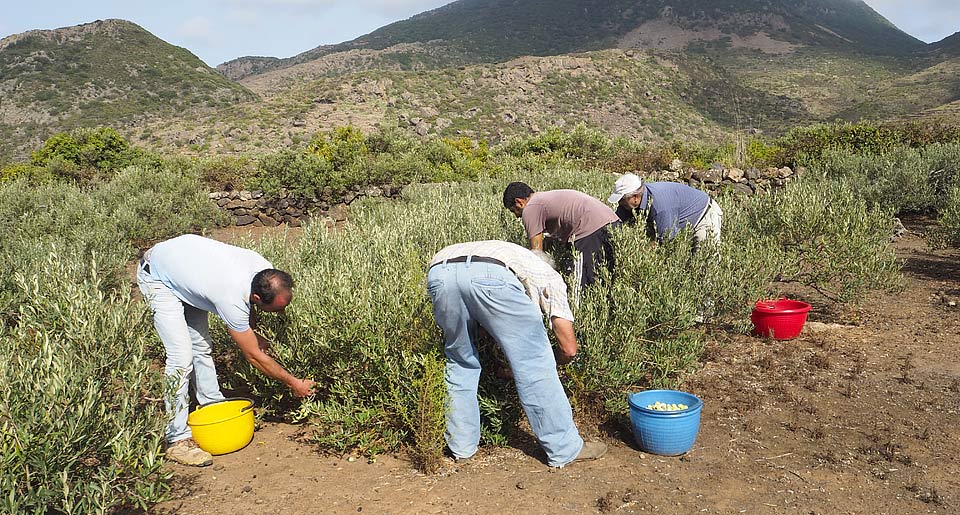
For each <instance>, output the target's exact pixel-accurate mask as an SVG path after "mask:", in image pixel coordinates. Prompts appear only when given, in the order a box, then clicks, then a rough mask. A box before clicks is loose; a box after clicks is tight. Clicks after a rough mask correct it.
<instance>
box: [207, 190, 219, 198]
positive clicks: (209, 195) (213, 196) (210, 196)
mask: <svg viewBox="0 0 960 515" xmlns="http://www.w3.org/2000/svg"><path fill="white" fill-rule="evenodd" d="M222 196H223V193H222V192H219V191H214V192H213V193H207V198H208V199H210V200H220V197H222Z"/></svg>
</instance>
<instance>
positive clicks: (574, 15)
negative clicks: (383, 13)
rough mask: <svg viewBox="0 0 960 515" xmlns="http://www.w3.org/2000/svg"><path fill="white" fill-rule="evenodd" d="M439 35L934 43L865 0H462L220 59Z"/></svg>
mask: <svg viewBox="0 0 960 515" xmlns="http://www.w3.org/2000/svg"><path fill="white" fill-rule="evenodd" d="M438 41H439V42H443V43H445V44H446V45H447V46H449V48H450V49H451V51H452V52H453V54H454V55H455V56H456V60H463V61H466V62H474V63H476V62H498V61H503V60H506V59H510V58H513V57H518V56H523V55H559V54H565V53H571V52H582V51H589V50H597V49H604V48H616V47H620V48H664V47H669V48H685V47H687V46H689V45H691V44H699V43H701V42H710V43H717V44H720V45H730V44H735V45H745V46H748V47H750V46H753V47H755V48H757V49H759V50H764V49H765V48H768V47H770V46H771V42H774V43H773V45H777V44H779V45H781V46H782V45H787V47H788V48H789V47H793V46H827V47H831V48H846V49H851V50H856V51H860V52H867V53H876V54H887V55H904V54H909V53H911V52H915V51H920V50H922V49H924V48H925V47H926V45H925V44H924V43H923V42H922V41H920V40H918V39H916V38H913V37H912V36H909V35H907V34H906V33H904V32H902V31H900V30H899V29H897V28H896V27H895V26H893V25H892V24H891V23H890V22H889V21H887V20H886V19H885V18H883V17H882V16H880V15H879V14H877V13H876V12H875V11H874V10H873V9H871V8H870V7H869V6H867V5H866V4H865V3H863V2H862V1H860V0H797V1H793V0H524V1H518V0H459V1H456V2H453V3H451V4H448V5H446V6H443V7H440V8H438V9H434V10H432V11H428V12H425V13H422V14H419V15H416V16H414V17H412V18H410V19H408V20H404V21H400V22H396V23H393V24H390V25H387V26H385V27H382V28H380V29H378V30H375V31H373V32H371V33H370V34H367V35H365V36H362V37H359V38H357V39H355V40H353V41H349V42H346V43H341V44H339V45H326V46H321V47H317V48H315V49H313V50H309V51H307V52H304V53H302V54H299V55H297V56H294V57H291V58H288V59H276V60H268V59H264V58H240V59H236V60H233V61H231V62H229V63H224V64H223V65H220V66H218V69H219V70H220V71H221V72H222V73H225V74H226V75H227V76H228V77H230V78H233V79H239V78H243V77H246V76H249V75H251V74H255V73H263V72H266V71H269V70H272V69H277V68H283V67H288V66H292V65H295V64H300V63H304V62H308V61H311V60H314V59H317V58H320V57H322V56H324V55H328V54H331V53H335V52H343V51H346V50H350V49H374V50H382V49H385V48H388V47H391V46H394V45H397V44H402V43H425V42H438ZM451 64H453V63H451ZM457 64H462V63H457Z"/></svg>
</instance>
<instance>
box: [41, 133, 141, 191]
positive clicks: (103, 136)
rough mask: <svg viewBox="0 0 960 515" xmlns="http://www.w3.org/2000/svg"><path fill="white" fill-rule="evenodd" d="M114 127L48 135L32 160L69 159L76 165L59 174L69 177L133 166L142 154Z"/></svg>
mask: <svg viewBox="0 0 960 515" xmlns="http://www.w3.org/2000/svg"><path fill="white" fill-rule="evenodd" d="M139 155H140V154H139V152H138V151H137V150H136V149H133V148H131V147H130V145H129V144H128V143H127V141H126V140H125V139H123V138H122V137H121V136H120V134H119V133H117V131H115V130H114V129H110V128H106V127H101V128H97V129H74V130H73V131H71V132H61V133H59V134H55V135H53V136H51V137H50V138H49V139H47V140H46V141H45V142H44V144H43V146H42V147H41V148H40V149H38V150H36V151H34V152H33V154H31V156H30V161H31V163H32V164H34V165H36V166H46V165H48V164H49V163H52V162H57V161H59V162H63V163H69V164H70V165H72V167H69V168H58V169H57V170H58V171H60V172H61V173H58V174H57V175H58V176H60V177H63V178H68V179H74V180H77V179H91V178H93V177H94V176H95V175H96V173H97V172H98V171H99V172H103V173H106V174H110V173H112V172H116V171H117V170H120V169H121V168H124V167H126V166H129V165H131V164H133V163H134V161H136V159H137V158H138V156H139Z"/></svg>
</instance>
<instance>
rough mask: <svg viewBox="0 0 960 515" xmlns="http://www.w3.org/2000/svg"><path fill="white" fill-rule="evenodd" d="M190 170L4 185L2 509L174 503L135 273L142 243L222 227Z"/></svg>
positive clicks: (96, 509)
mask: <svg viewBox="0 0 960 515" xmlns="http://www.w3.org/2000/svg"><path fill="white" fill-rule="evenodd" d="M187 172H188V171H187V170H184V169H177V168H175V167H165V168H162V169H153V168H146V169H144V168H136V167H132V168H128V169H126V170H124V171H122V172H120V173H119V174H118V175H116V177H115V178H114V179H113V180H112V181H109V182H97V183H94V184H91V185H89V186H88V187H85V188H81V187H80V186H78V185H74V184H68V183H62V182H61V183H49V184H42V185H39V186H37V185H31V184H30V183H29V182H28V181H26V180H23V179H19V180H13V181H9V182H5V183H2V184H0V226H2V227H3V237H2V238H0V268H2V269H3V270H5V271H6V273H4V274H2V275H0V463H2V466H0V490H2V491H3V492H4V495H2V496H0V512H3V513H51V512H56V513H111V512H114V511H116V509H117V508H122V507H139V508H141V509H146V508H148V507H149V505H150V504H152V503H154V502H157V501H159V500H162V499H163V497H164V496H165V495H166V492H167V490H168V489H167V487H166V481H167V479H168V474H166V473H164V472H162V471H161V464H162V460H161V454H160V443H161V440H162V437H163V428H164V426H165V420H164V419H165V416H164V415H163V413H162V411H163V407H162V405H161V404H159V403H158V402H157V401H156V400H154V397H160V396H161V395H162V382H163V381H162V376H161V374H159V373H158V372H157V371H156V368H155V367H154V366H153V360H154V358H155V357H156V354H155V350H156V349H157V347H158V339H157V337H156V334H155V332H154V331H153V329H152V327H151V326H152V324H151V319H150V317H149V315H148V312H147V309H146V306H145V304H143V303H142V302H139V301H134V300H133V299H132V298H131V295H130V291H131V288H130V283H129V278H128V277H127V276H126V274H125V272H124V267H125V265H126V263H127V262H128V261H129V260H130V259H131V258H132V257H133V256H134V255H135V249H134V248H133V246H132V245H131V243H130V242H131V240H135V239H137V240H154V239H161V238H165V237H168V236H172V235H173V234H175V233H179V232H183V231H185V230H189V229H196V228H200V227H202V226H205V225H206V224H208V223H210V222H211V220H212V219H214V218H215V216H216V215H215V214H214V213H215V212H216V211H215V208H214V207H213V206H212V205H211V203H210V202H209V200H208V199H207V198H206V195H205V194H204V193H203V191H202V190H201V189H200V188H199V184H198V182H197V180H196V176H195V175H191V174H189V173H187Z"/></svg>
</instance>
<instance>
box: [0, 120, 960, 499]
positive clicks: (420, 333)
mask: <svg viewBox="0 0 960 515" xmlns="http://www.w3.org/2000/svg"><path fill="white" fill-rule="evenodd" d="M80 136H85V137H86V139H83V138H81V137H80ZM958 139H960V134H958V132H957V131H956V130H955V128H954V130H953V131H952V132H951V131H949V130H944V131H942V132H940V133H937V134H936V135H930V134H926V133H923V132H911V131H909V130H899V131H898V130H893V129H889V128H882V127H873V126H867V125H847V124H844V125H835V126H818V127H810V128H805V129H803V130H797V131H795V132H793V133H792V134H791V135H789V136H788V137H786V138H783V139H781V140H777V141H776V142H768V144H770V145H777V146H781V147H782V148H783V149H784V150H785V151H786V152H787V153H788V154H790V155H792V156H793V158H794V159H803V161H802V162H803V163H805V164H806V165H808V166H809V167H810V168H809V171H808V172H806V174H805V175H803V176H802V178H801V179H798V180H796V181H793V182H791V183H790V184H789V185H787V186H786V187H784V188H782V189H780V190H778V191H776V192H774V193H772V194H769V195H758V196H755V197H737V196H732V195H721V196H720V197H719V202H720V203H721V204H722V205H723V209H724V215H725V232H724V241H723V244H722V246H721V248H720V249H719V252H720V253H719V255H720V258H719V260H714V259H713V258H712V257H710V256H711V253H709V252H701V253H699V254H696V255H691V253H690V252H689V241H688V240H686V236H681V238H679V239H678V240H675V241H674V242H672V243H669V244H666V245H661V246H651V245H647V244H645V236H644V235H643V234H642V232H641V231H631V230H629V229H624V230H620V231H617V232H616V233H615V234H614V243H615V245H616V246H617V248H618V249H619V250H620V255H621V256H623V259H618V262H617V267H618V268H617V271H616V273H617V275H616V277H617V280H616V281H615V282H614V283H613V286H612V288H613V289H612V293H613V297H614V298H623V297H626V296H629V298H630V299H631V302H617V303H615V304H614V305H611V304H610V303H609V300H610V296H609V295H608V294H607V290H606V289H604V288H592V289H588V290H586V291H585V293H584V294H583V296H582V297H581V300H580V304H579V305H578V306H577V307H576V313H575V315H576V316H577V320H578V326H577V327H578V331H579V332H578V340H579V342H580V351H579V354H580V356H579V358H578V360H577V361H576V362H575V363H573V364H571V365H569V366H566V367H564V368H563V369H562V373H563V375H564V384H565V385H566V386H567V387H568V389H569V394H570V395H571V397H572V398H573V402H572V404H573V406H575V409H576V417H577V419H578V422H579V423H581V424H585V425H593V424H601V423H606V424H608V427H615V426H616V424H618V423H620V422H621V421H622V420H623V414H624V413H625V410H626V405H625V395H624V394H625V393H626V392H629V391H634V390H637V389H642V388H649V387H658V386H668V387H676V386H679V385H682V384H683V382H684V380H685V378H686V377H687V374H689V373H690V372H692V371H694V370H696V369H697V367H698V366H699V363H700V359H699V358H700V355H701V353H702V351H703V347H704V341H705V339H706V338H707V337H708V336H707V333H706V332H705V331H704V329H703V328H702V327H701V326H698V325H697V324H696V323H695V321H694V318H695V316H696V313H697V311H698V309H699V307H700V306H701V305H702V301H703V299H704V298H705V297H709V298H711V299H713V300H714V302H715V307H716V313H715V317H716V321H717V324H716V325H715V326H714V327H713V329H711V331H723V330H727V331H745V330H747V329H748V327H747V322H746V320H747V314H748V312H749V309H750V306H751V304H752V302H753V301H754V300H755V299H756V298H758V297H759V296H765V295H776V294H778V293H779V292H780V291H781V289H782V288H783V285H784V283H785V282H796V283H801V284H803V285H807V286H808V287H810V288H812V290H810V291H811V295H816V294H815V293H812V292H814V291H816V292H820V294H822V295H823V296H824V297H825V298H826V299H832V300H833V301H835V302H840V303H844V302H850V301H855V300H856V299H861V298H863V297H864V296H865V295H868V294H870V292H877V291H888V290H891V289H896V288H897V287H898V284H899V271H898V261H897V259H896V256H895V254H894V252H893V249H892V247H891V245H890V234H891V230H892V218H891V217H892V215H893V214H894V213H898V212H925V213H936V214H938V215H940V216H941V219H942V220H943V221H944V222H945V223H944V225H943V228H944V229H948V228H952V229H953V232H944V233H943V235H944V238H943V239H942V240H939V241H943V242H951V241H957V240H955V239H951V238H955V237H956V236H957V235H958V234H960V231H957V229H958V227H957V226H956V225H953V226H950V225H947V224H949V223H953V224H956V223H957V220H958V216H957V214H956V213H958V212H960V205H958V204H957V203H958V202H960V194H958V193H957V191H958V189H957V188H958V178H960V145H958V144H957V143H940V141H944V142H946V141H957V140H958ZM71 142H76V143H83V145H81V147H80V148H85V147H88V148H87V150H86V151H85V152H80V154H85V155H87V154H89V155H93V154H97V153H99V154H101V156H102V158H101V159H89V160H87V161H79V162H84V163H87V164H88V165H89V166H93V168H94V172H95V173H93V174H91V176H90V177H79V178H78V177H55V178H53V179H52V180H50V181H48V182H46V183H42V184H37V183H33V182H31V179H32V178H31V177H29V176H17V177H10V178H7V179H5V180H3V181H0V221H3V222H4V223H2V224H0V227H2V235H3V237H2V238H0V241H2V242H3V244H2V246H0V265H2V266H3V267H5V269H6V270H8V271H9V272H10V273H8V274H4V275H3V276H2V277H0V378H2V380H0V402H2V403H3V406H4V413H5V415H6V419H5V420H4V423H3V426H2V427H3V431H0V449H4V453H3V456H4V460H5V461H4V467H3V468H2V469H0V485H3V486H4V489H5V491H8V492H11V495H6V496H2V498H0V511H3V512H4V513H31V512H49V511H51V510H53V511H57V512H63V513H71V512H74V513H79V512H82V513H90V512H113V511H115V510H116V509H117V508H121V507H140V508H142V509H147V508H148V507H149V506H150V505H151V504H152V503H154V502H157V501H159V500H161V499H163V498H164V497H165V496H166V495H167V493H168V492H169V486H168V481H169V478H170V477H169V475H168V474H167V473H165V472H164V469H163V468H162V456H161V453H160V440H161V438H162V426H163V417H162V414H161V412H162V405H161V403H160V402H157V395H158V392H159V391H160V390H161V389H162V386H161V385H162V381H161V378H160V375H159V370H160V368H159V367H157V366H156V363H157V362H158V360H160V359H161V357H160V352H159V342H158V340H157V337H156V334H155V332H154V331H153V329H152V328H151V327H150V317H149V313H148V311H147V308H146V306H145V304H143V303H142V302H141V301H137V300H135V299H133V298H132V297H131V294H130V286H129V279H128V277H127V276H126V272H125V265H126V264H127V263H128V262H129V261H130V260H131V259H133V258H134V257H135V256H136V252H137V249H138V248H139V249H143V248H146V247H149V246H150V245H152V243H153V242H155V241H157V240H159V239H164V238H166V237H169V236H172V235H175V234H180V233H183V232H202V231H203V230H204V229H205V228H211V227H214V226H216V225H217V224H218V223H221V218H220V217H219V216H218V215H217V212H216V211H215V208H214V206H213V204H212V203H211V202H210V201H209V200H208V199H207V195H206V188H207V185H206V184H205V183H204V178H205V176H206V173H207V172H208V171H210V170H211V169H212V167H211V166H210V163H209V162H208V161H206V160H187V159H183V158H176V159H161V158H158V157H156V156H153V158H150V156H143V155H142V156H141V157H145V158H146V159H142V160H140V161H138V162H135V163H133V164H130V165H126V166H125V167H123V168H122V169H119V170H116V167H117V166H124V165H123V163H124V160H125V159H127V155H126V152H125V150H130V148H129V147H127V146H124V143H125V142H122V141H118V140H117V139H116V138H113V137H112V134H110V133H109V131H107V132H103V133H93V134H91V133H85V132H84V133H78V134H72V135H70V137H66V136H58V137H57V138H55V139H54V141H48V142H47V144H45V145H44V146H43V147H41V148H38V149H37V156H38V158H39V157H41V156H42V157H43V158H45V159H53V158H56V157H60V158H63V159H67V158H71V156H72V157H76V158H77V159H79V158H80V155H78V154H77V153H76V152H74V150H75V149H76V146H75V145H73V144H68V143H71ZM907 144H909V145H914V144H916V145H918V146H917V147H916V148H914V147H911V146H909V145H907ZM445 145H446V146H442V145H438V144H436V143H435V142H423V141H422V140H418V139H415V138H405V137H403V135H402V133H397V134H361V133H359V132H357V131H355V130H352V129H349V128H343V129H341V130H338V131H336V132H335V133H333V134H321V135H318V136H317V137H316V138H315V139H314V140H313V141H312V142H311V144H309V145H307V146H306V147H305V148H304V149H302V150H297V149H283V150H282V151H281V153H290V152H304V153H310V154H311V155H313V156H314V158H315V159H316V160H317V162H324V163H327V165H324V166H330V168H327V169H326V172H327V176H325V180H328V181H329V180H341V179H343V178H344V176H345V174H346V173H347V172H351V171H352V172H353V173H356V175H353V176H349V177H346V180H349V181H355V182H363V181H370V180H373V179H374V178H375V176H374V175H373V172H375V171H376V170H377V169H379V170H382V171H393V172H396V171H403V170H407V171H414V172H415V171H417V170H419V171H422V172H427V174H424V175H419V176H418V175H416V173H407V172H404V173H405V175H404V177H405V179H401V180H407V181H412V182H418V181H426V182H430V181H437V180H440V181H445V182H443V183H441V184H436V183H434V184H414V185H410V186H408V187H407V188H406V189H405V190H404V194H403V198H402V199H400V200H397V201H385V200H382V199H379V200H365V201H362V202H358V203H356V204H354V205H352V206H351V217H350V221H349V223H347V224H346V225H345V226H344V227H343V228H342V229H341V230H337V231H330V230H328V229H327V228H326V227H325V226H324V225H323V224H312V225H310V224H308V225H307V226H306V227H305V229H304V231H303V233H302V235H301V237H300V239H299V240H298V241H297V242H296V243H290V241H289V240H288V239H286V238H285V237H284V236H283V235H282V234H278V235H277V237H276V238H266V239H264V240H263V241H261V242H259V243H256V244H254V243H251V242H247V243H243V245H248V246H251V247H253V248H255V249H256V250H258V251H259V252H261V253H262V254H263V255H265V256H266V257H267V258H269V259H270V260H271V261H272V262H274V263H276V264H277V265H278V266H280V267H282V268H284V269H287V270H289V271H290V272H291V273H292V274H293V275H294V276H295V277H296V280H297V284H298V294H297V297H296V301H295V304H293V305H292V306H291V309H290V310H288V312H287V313H286V314H285V315H284V316H283V317H279V316H272V315H269V314H267V315H266V316H265V318H264V320H263V325H262V328H263V330H264V331H265V332H266V334H267V335H268V337H271V338H273V339H275V341H276V344H275V346H274V352H275V354H276V356H277V359H278V360H279V361H280V362H281V363H282V364H283V365H284V366H285V367H287V368H289V369H290V370H291V371H292V372H293V373H295V374H298V375H305V376H310V377H314V378H316V379H317V381H318V383H319V384H321V385H323V388H321V390H320V392H319V394H318V395H317V396H316V397H314V398H312V399H309V400H307V401H306V402H304V403H303V404H300V403H292V402H291V400H292V399H290V398H289V394H288V392H287V391H286V389H285V388H284V387H283V386H282V385H280V384H278V383H276V382H274V381H270V380H267V379H265V378H264V377H263V376H262V375H261V374H259V373H257V372H256V371H254V370H253V369H252V368H251V367H250V366H249V364H247V363H246V362H245V361H244V360H243V359H242V358H241V357H240V356H239V353H236V352H235V351H234V349H233V348H232V347H231V345H230V343H229V338H228V336H227V335H226V332H225V329H224V328H223V327H222V326H221V325H219V324H218V323H214V324H213V326H212V329H213V331H212V334H213V335H214V338H215V339H216V341H217V344H216V346H215V348H216V349H217V350H218V352H220V355H219V356H218V359H221V360H223V361H222V362H226V363H229V365H228V366H225V367H223V369H222V370H224V373H223V376H222V380H223V381H224V383H225V384H227V385H228V386H229V385H233V386H239V385H240V384H243V385H244V388H245V389H247V390H246V391H249V392H250V394H251V395H254V396H255V397H256V398H257V399H258V400H259V401H261V402H262V403H263V409H264V410H266V411H267V412H270V413H272V414H275V415H278V416H283V417H287V418H288V419H290V420H294V421H300V422H303V423H304V424H306V425H307V428H308V430H307V432H306V435H307V438H308V439H310V440H312V441H314V442H315V443H316V444H317V445H319V446H321V447H323V448H326V449H335V450H350V451H353V452H359V453H363V454H367V455H376V454H378V453H383V452H406V453H408V454H409V455H410V456H411V457H412V458H413V459H414V461H415V463H416V464H417V465H418V466H419V467H421V468H423V469H424V470H430V469H431V468H432V467H433V466H435V465H436V463H437V461H438V460H439V459H440V456H441V454H440V453H441V450H442V445H443V443H442V442H443V438H442V433H443V423H442V421H443V413H444V391H443V388H444V387H443V380H442V374H443V359H442V354H441V347H440V335H439V331H438V330H437V328H436V326H435V324H434V321H433V319H432V315H431V310H430V308H429V301H428V298H427V296H426V292H425V291H424V287H423V281H424V273H425V266H424V263H426V262H427V260H428V259H429V257H430V256H431V255H432V254H433V253H434V252H435V251H436V250H438V249H439V248H440V247H442V246H444V245H446V244H449V243H453V242H458V241H466V240H475V239H486V238H501V239H505V240H508V241H514V242H518V243H522V242H523V239H524V238H523V234H522V227H521V225H520V224H519V223H518V222H517V221H516V220H515V219H514V218H512V217H510V216H509V215H505V212H504V211H503V208H502V206H501V204H500V195H501V193H502V189H503V186H504V185H505V184H506V183H507V182H509V181H512V180H517V179H520V180H525V181H529V183H530V184H531V185H533V186H534V187H535V188H536V189H538V190H543V189H553V188H561V187H563V188H576V189H580V190H582V191H585V192H588V193H590V194H592V195H595V196H603V195H604V194H605V193H606V192H607V191H608V190H609V187H610V182H611V176H610V174H609V173H608V172H609V170H611V169H613V167H614V166H616V165H615V164H614V163H617V162H619V160H621V159H623V158H624V155H625V154H624V153H625V152H630V151H634V152H640V149H641V146H640V145H637V143H636V142H630V141H625V140H620V139H613V138H610V137H608V136H606V135H604V134H602V133H599V132H596V131H589V130H586V129H578V130H576V131H572V132H569V133H563V132H556V131H553V132H550V133H548V134H545V135H542V136H537V137H527V138H519V139H513V140H510V141H508V142H507V143H506V144H504V145H503V146H499V147H495V148H491V149H485V148H475V147H470V146H466V145H464V142H462V141H461V142H457V141H452V142H446V143H445ZM677 145H678V142H671V143H670V144H669V145H668V146H667V148H668V149H669V148H674V147H675V146H677ZM141 152H142V151H141ZM665 152H667V150H665V149H661V151H660V152H652V154H648V155H653V154H658V153H665ZM638 155H639V154H638ZM678 155H680V154H678ZM784 155H786V154H784ZM444 156H445V157H444ZM804 156H805V157H804ZM683 157H684V158H689V156H687V155H683ZM374 161H378V162H381V163H386V164H385V165H383V166H382V167H380V166H377V165H375V166H373V167H372V168H367V167H366V164H367V163H371V162H374ZM650 162H651V163H652V161H650ZM38 166H39V165H38ZM286 171H287V169H286V167H280V168H278V169H276V170H274V172H276V173H281V172H286ZM97 172H99V173H97ZM260 172H266V173H268V175H269V174H272V173H274V172H270V171H269V170H267V169H266V168H264V169H263V170H261V171H260ZM260 172H258V173H257V174H255V175H254V176H251V177H250V179H251V180H262V179H263V178H264V177H263V176H262V174H261V173H260ZM429 174H434V175H429ZM272 176H273V177H276V176H277V175H272ZM302 178H303V175H301V174H291V175H289V176H288V178H286V179H283V181H282V182H283V183H284V184H286V185H287V186H290V185H291V184H290V183H289V182H287V181H288V180H289V179H302ZM465 179H468V180H465ZM450 181H458V182H450ZM318 184H319V183H318ZM327 184H333V183H331V182H328V183H327ZM438 205H443V206H445V207H446V208H447V209H442V210H438V209H437V206H438ZM558 257H559V256H558ZM705 259H710V260H711V263H712V264H711V266H706V262H705V261H704V260H705ZM690 269H697V270H705V271H706V272H704V274H703V275H698V276H695V277H694V276H691V275H690V274H689V270H690ZM345 270H349V271H350V273H344V271H345ZM384 276H387V277H391V278H392V280H391V281H382V280H377V278H382V277H384ZM641 285H642V286H643V287H641ZM101 347H102V348H101ZM483 359H484V360H487V361H485V364H486V367H485V368H488V367H490V363H489V360H490V359H492V358H491V356H487V355H485V356H484V358H483ZM358 364H359V365H362V366H358ZM228 371H229V372H228ZM37 381H42V382H43V384H44V385H47V386H48V387H47V388H36V386H35V385H36V384H37ZM481 392H482V402H481V406H482V415H483V424H484V425H483V441H484V443H485V444H487V445H502V444H505V443H506V442H509V441H510V440H511V438H512V437H513V436H514V435H515V434H516V432H517V431H519V430H520V428H519V425H518V421H519V420H520V418H521V413H520V408H519V405H518V403H517V400H516V392H515V391H514V390H513V389H512V387H511V385H510V384H509V383H504V382H503V381H499V380H495V379H493V378H491V377H487V376H486V375H485V376H484V379H483V380H482V382H481Z"/></svg>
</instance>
